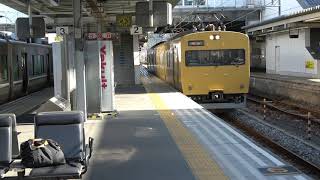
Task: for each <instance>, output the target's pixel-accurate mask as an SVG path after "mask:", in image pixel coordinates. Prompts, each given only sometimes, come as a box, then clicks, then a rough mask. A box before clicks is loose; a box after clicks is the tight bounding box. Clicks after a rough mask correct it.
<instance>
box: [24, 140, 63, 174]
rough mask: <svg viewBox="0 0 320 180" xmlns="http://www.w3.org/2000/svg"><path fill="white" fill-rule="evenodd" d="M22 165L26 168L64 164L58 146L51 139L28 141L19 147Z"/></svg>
mask: <svg viewBox="0 0 320 180" xmlns="http://www.w3.org/2000/svg"><path fill="white" fill-rule="evenodd" d="M20 149H21V159H22V161H21V162H22V164H23V165H24V166H25V167H27V168H39V167H47V166H56V165H62V164H65V163H66V160H65V157H64V153H63V151H62V150H61V147H60V146H59V144H58V143H57V142H55V141H53V140H51V139H29V140H28V141H26V142H24V143H22V144H21V145H20Z"/></svg>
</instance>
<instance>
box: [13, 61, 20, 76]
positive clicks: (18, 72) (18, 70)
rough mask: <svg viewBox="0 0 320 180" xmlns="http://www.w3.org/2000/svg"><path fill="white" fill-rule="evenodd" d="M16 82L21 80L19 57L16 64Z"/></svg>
mask: <svg viewBox="0 0 320 180" xmlns="http://www.w3.org/2000/svg"><path fill="white" fill-rule="evenodd" d="M13 75H14V80H15V81H17V80H19V79H20V59H19V56H18V55H17V58H16V62H15V64H14V74H13Z"/></svg>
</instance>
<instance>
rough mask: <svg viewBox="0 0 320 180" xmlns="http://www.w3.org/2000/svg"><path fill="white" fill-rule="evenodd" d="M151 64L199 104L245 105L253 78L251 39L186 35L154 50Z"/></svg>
mask: <svg viewBox="0 0 320 180" xmlns="http://www.w3.org/2000/svg"><path fill="white" fill-rule="evenodd" d="M147 62H148V70H149V71H151V72H153V73H154V74H155V75H157V76H158V77H159V78H160V79H162V80H164V81H166V82H167V83H169V84H171V85H172V86H174V87H175V88H176V89H178V90H180V91H181V92H182V93H184V94H185V95H187V96H190V97H191V98H192V99H194V100H196V101H199V102H202V103H206V104H208V103H210V104H213V105H214V106H213V108H215V107H216V108H234V107H237V105H240V104H241V105H243V104H245V95H246V94H247V93H248V91H249V78H250V47H249V38H248V36H247V35H245V34H242V33H238V32H231V31H204V32H195V33H190V34H186V35H183V36H181V37H177V38H174V39H172V40H169V41H167V42H163V43H160V44H158V45H156V46H154V47H153V48H151V49H150V50H149V51H148V58H147ZM219 104H220V106H219Z"/></svg>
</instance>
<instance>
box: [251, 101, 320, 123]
mask: <svg viewBox="0 0 320 180" xmlns="http://www.w3.org/2000/svg"><path fill="white" fill-rule="evenodd" d="M247 100H248V101H250V102H253V103H256V104H260V105H262V106H263V105H266V107H267V108H269V109H272V110H276V111H278V112H281V113H284V114H287V115H290V116H294V117H297V118H300V119H303V120H310V121H312V122H315V123H318V124H320V119H319V118H318V117H319V116H320V112H319V111H314V110H310V109H303V108H301V107H298V106H294V105H292V104H285V103H282V102H279V101H275V100H270V99H267V98H264V97H259V96H253V95H250V96H248V97H247ZM308 113H310V115H308ZM311 114H313V115H311Z"/></svg>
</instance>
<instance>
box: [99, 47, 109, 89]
mask: <svg viewBox="0 0 320 180" xmlns="http://www.w3.org/2000/svg"><path fill="white" fill-rule="evenodd" d="M100 61H101V62H100V63H101V87H102V89H106V88H107V87H108V84H107V83H108V80H107V78H106V66H107V61H106V45H103V46H102V47H101V48H100Z"/></svg>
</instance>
